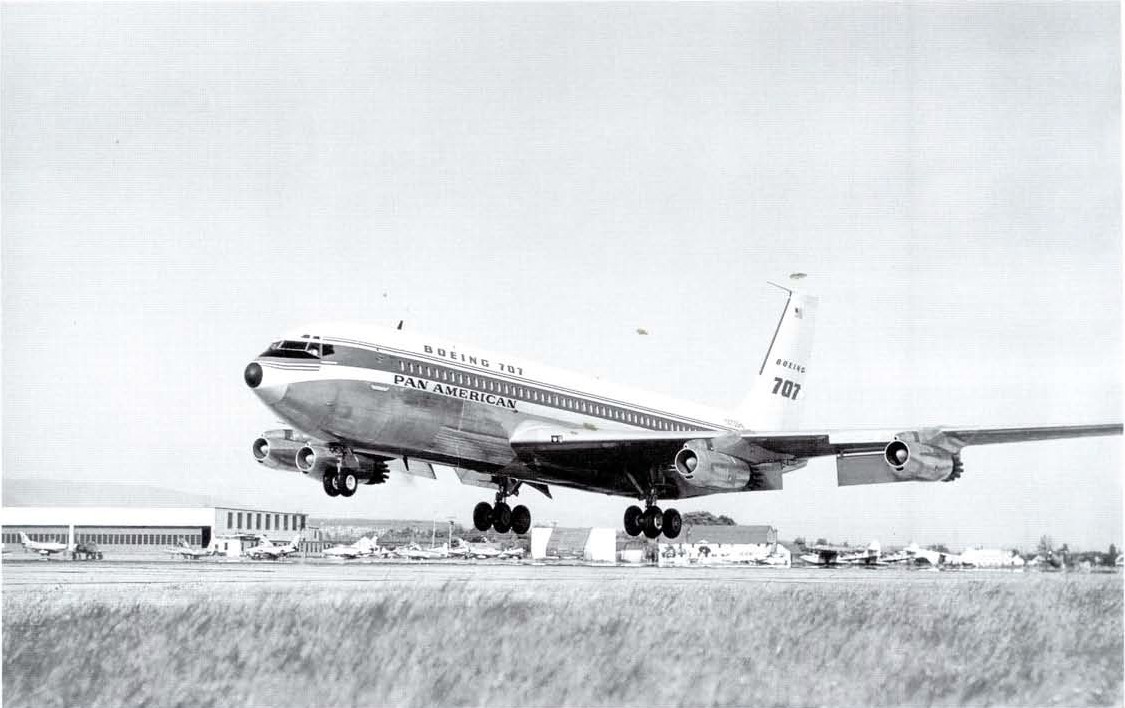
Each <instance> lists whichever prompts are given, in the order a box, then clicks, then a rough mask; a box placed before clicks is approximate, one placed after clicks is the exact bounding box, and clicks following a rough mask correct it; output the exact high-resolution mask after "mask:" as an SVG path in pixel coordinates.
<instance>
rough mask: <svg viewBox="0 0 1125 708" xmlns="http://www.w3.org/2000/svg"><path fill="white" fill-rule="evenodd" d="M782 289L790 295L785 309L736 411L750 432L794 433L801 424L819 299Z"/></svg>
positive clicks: (737, 416) (738, 417)
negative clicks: (752, 380) (748, 389)
mask: <svg viewBox="0 0 1125 708" xmlns="http://www.w3.org/2000/svg"><path fill="white" fill-rule="evenodd" d="M779 287H780V286H779ZM782 289H783V290H785V291H786V292H787V293H788V294H789V298H788V299H787V300H786V302H785V309H784V310H782V313H781V319H780V320H778V323H777V328H776V329H775V330H774V333H773V338H772V339H771V340H770V344H769V348H768V349H767V350H766V356H765V358H764V359H763V360H762V364H761V366H760V367H759V368H758V375H757V376H756V377H755V378H754V382H753V384H752V385H751V387H750V394H749V395H748V396H747V397H746V399H745V400H743V402H742V404H741V405H739V407H738V410H737V411H735V415H736V418H737V420H739V421H740V422H741V423H742V424H743V425H744V426H746V427H747V428H748V429H750V430H794V429H795V428H796V427H797V426H798V425H800V422H801V420H800V418H801V410H802V408H803V407H804V405H803V404H804V400H805V396H806V394H807V390H806V388H805V379H806V377H807V375H808V370H809V359H810V356H811V354H812V340H813V323H814V322H815V319H816V305H817V299H816V298H815V297H813V296H812V295H807V294H805V293H801V292H797V291H795V290H789V289H788V288H782Z"/></svg>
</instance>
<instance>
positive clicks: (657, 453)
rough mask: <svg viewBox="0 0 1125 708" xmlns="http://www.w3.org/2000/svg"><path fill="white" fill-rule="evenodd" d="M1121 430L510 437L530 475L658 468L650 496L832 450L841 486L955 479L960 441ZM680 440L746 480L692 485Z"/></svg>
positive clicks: (588, 479)
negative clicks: (729, 464) (683, 471)
mask: <svg viewBox="0 0 1125 708" xmlns="http://www.w3.org/2000/svg"><path fill="white" fill-rule="evenodd" d="M1121 432H1122V426H1121V424H1119V423H1118V424H1106V425H1072V426H1054V427H1025V428H983V427H982V428H970V427H929V428H916V429H912V430H910V429H908V430H902V429H900V430H898V431H895V430H853V431H808V432H805V431H801V432H782V431H777V432H770V431H766V432H760V431H741V432H732V431H726V430H708V431H645V430H637V431H622V430H589V429H585V428H566V427H562V426H556V425H549V424H539V423H536V424H531V425H525V426H523V427H521V428H518V429H517V430H516V431H515V432H514V433H513V434H512V436H511V439H510V442H511V446H512V449H513V450H514V451H515V453H516V455H517V457H518V458H519V460H520V463H521V464H522V465H523V466H525V467H527V468H529V469H530V470H532V471H533V472H534V474H533V475H532V478H533V479H537V480H541V481H545V482H552V481H553V482H556V483H560V484H564V485H567V486H574V487H578V488H582V489H588V490H592V491H602V492H606V493H610V494H625V495H634V494H636V493H638V492H639V491H640V487H641V485H643V484H645V480H647V479H648V478H649V477H648V475H649V471H650V470H652V469H656V470H660V471H662V473H661V474H660V475H658V476H659V478H658V479H656V480H655V482H656V486H657V487H658V489H659V495H660V496H661V497H662V498H669V499H671V498H680V497H690V496H701V495H704V494H711V493H715V492H718V491H761V490H771V489H780V488H781V475H782V473H784V472H788V471H790V470H793V469H798V468H800V467H803V466H804V465H805V464H807V461H808V459H809V458H813V457H823V456H828V455H834V456H836V457H837V473H838V481H839V484H841V485H853V484H877V483H885V482H902V481H938V480H948V479H955V478H956V477H958V476H960V473H961V462H960V457H959V453H960V451H961V449H962V448H964V447H966V446H968V445H984V444H992V443H1008V442H1029V441H1035V440H1056V439H1061V438H1077V437H1087V436H1096V435H1120V434H1121ZM892 443H894V447H892ZM686 446H691V447H692V448H693V450H695V451H697V452H699V453H700V454H701V455H713V454H714V453H717V454H718V455H722V456H725V457H727V458H733V461H734V464H735V465H736V466H737V465H739V464H744V465H745V467H746V469H747V470H749V471H750V474H749V475H748V476H747V479H746V480H745V485H744V486H739V487H737V488H735V487H724V488H715V487H713V486H704V487H701V486H700V480H693V481H689V480H687V479H684V478H683V476H682V475H677V474H676V471H675V468H674V466H673V461H674V459H675V458H676V455H677V453H679V452H680V450H682V449H684V448H685V447H686ZM892 452H893V453H894V457H892V456H891V455H892ZM512 472H515V470H512ZM512 476H514V477H519V475H518V474H512ZM732 479H733V478H732ZM642 495H643V493H642Z"/></svg>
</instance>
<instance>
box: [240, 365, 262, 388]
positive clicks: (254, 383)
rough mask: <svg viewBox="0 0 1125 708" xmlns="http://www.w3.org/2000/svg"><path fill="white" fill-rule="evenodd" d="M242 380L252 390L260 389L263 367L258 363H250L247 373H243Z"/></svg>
mask: <svg viewBox="0 0 1125 708" xmlns="http://www.w3.org/2000/svg"><path fill="white" fill-rule="evenodd" d="M242 378H243V379H245V380H246V385H247V386H249V387H250V388H258V384H260V383H262V367H261V366H259V365H258V363H257V362H250V364H248V365H247V366H246V371H243V372H242Z"/></svg>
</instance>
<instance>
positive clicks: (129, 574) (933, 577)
mask: <svg viewBox="0 0 1125 708" xmlns="http://www.w3.org/2000/svg"><path fill="white" fill-rule="evenodd" d="M984 577H987V578H989V579H990V580H994V581H1001V582H1019V581H1021V580H1023V579H1024V577H1025V574H1024V573H1016V572H1010V571H991V572H990V571H958V572H941V573H939V572H936V571H925V570H901V569H892V568H880V569H865V568H812V567H809V568H758V567H745V566H742V567H737V566H734V567H732V566H723V567H715V566H707V567H703V566H696V567H688V568H656V567H652V566H625V565H616V566H610V565H582V564H576V563H534V562H519V563H512V562H488V561H484V562H476V563H474V562H464V561H461V562H439V561H417V562H410V561H391V562H388V561H347V562H336V561H322V560H305V561H282V562H271V561H241V562H240V561H217V562H216V561H171V562H169V561H141V560H138V561H100V562H74V561H61V560H41V559H34V558H32V559H26V560H25V559H12V560H9V559H5V560H4V562H3V588H4V591H5V592H6V593H23V592H36V591H38V590H39V589H42V588H50V587H56V588H57V587H74V588H76V589H77V588H79V587H91V588H94V587H106V588H109V587H119V588H120V587H123V586H137V587H138V588H140V587H161V586H163V587H169V586H193V587H197V588H198V587H207V586H229V585H240V584H254V585H258V586H261V585H270V586H276V587H278V588H283V587H286V586H293V585H299V586H303V587H306V588H308V587H309V586H310V585H312V586H316V585H320V586H322V587H333V588H337V589H338V588H340V587H341V586H348V585H356V586H360V585H372V584H387V585H396V586H401V585H409V586H415V587H417V586H424V587H428V586H441V585H444V584H447V583H451V582H452V583H470V584H472V585H474V586H481V585H483V586H489V585H492V586H497V587H499V588H513V587H519V588H523V589H528V588H533V587H536V586H538V587H541V588H543V589H546V588H549V587H553V588H558V587H565V586H582V585H591V586H599V585H602V584H604V583H616V584H621V583H624V584H632V583H638V584H656V585H661V586H684V587H690V586H701V585H709V584H713V583H716V582H719V583H723V584H729V583H745V584H748V585H764V584H768V585H787V584H792V585H809V584H829V585H841V584H847V585H856V584H859V585H866V584H898V583H910V584H915V585H917V584H923V585H926V584H931V583H933V584H939V583H940V584H949V583H956V582H959V581H962V580H965V579H969V578H975V579H978V580H980V579H982V578H984Z"/></svg>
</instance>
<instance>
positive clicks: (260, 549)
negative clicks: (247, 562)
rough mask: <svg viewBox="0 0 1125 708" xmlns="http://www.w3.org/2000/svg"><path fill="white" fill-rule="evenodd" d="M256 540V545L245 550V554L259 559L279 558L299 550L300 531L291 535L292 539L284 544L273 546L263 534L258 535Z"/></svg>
mask: <svg viewBox="0 0 1125 708" xmlns="http://www.w3.org/2000/svg"><path fill="white" fill-rule="evenodd" d="M258 541H259V543H258V545H257V546H254V547H253V548H251V549H250V550H248V551H246V555H248V556H250V557H251V558H253V559H255V560H260V559H262V558H269V559H270V560H280V559H282V558H285V557H286V556H290V555H292V554H294V553H296V552H297V551H298V550H300V546H301V533H300V532H299V531H298V532H297V535H296V536H294V537H293V540H292V541H290V542H289V543H287V544H286V545H284V546H275V545H274V544H273V543H272V542H271V541H270V540H269V539H268V538H266V537H265V536H259V537H258Z"/></svg>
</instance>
